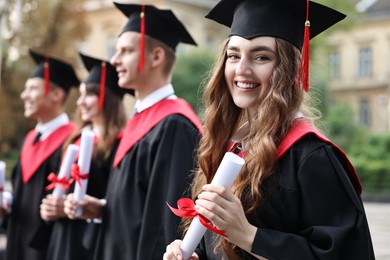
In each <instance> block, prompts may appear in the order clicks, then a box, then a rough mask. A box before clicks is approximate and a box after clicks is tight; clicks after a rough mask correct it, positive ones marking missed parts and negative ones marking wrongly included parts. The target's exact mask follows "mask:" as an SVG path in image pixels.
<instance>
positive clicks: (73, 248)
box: [46, 135, 121, 260]
mask: <svg viewBox="0 0 390 260" xmlns="http://www.w3.org/2000/svg"><path fill="white" fill-rule="evenodd" d="M120 137H121V136H120V135H118V136H117V140H116V142H115V144H114V147H113V149H112V151H111V155H110V156H109V158H108V159H107V160H104V161H99V162H97V161H94V160H92V162H91V168H90V175H89V178H88V187H87V194H88V195H91V196H93V197H95V198H103V197H104V196H105V194H106V188H107V184H108V179H109V173H110V171H111V168H112V162H113V158H114V155H115V152H116V149H117V147H118V145H119V141H120ZM70 190H71V191H72V192H73V190H74V184H73V185H72V187H71V189H70ZM99 228H100V224H95V223H93V222H92V223H88V222H87V221H86V220H71V219H68V218H60V219H58V220H56V221H54V223H53V229H52V232H51V238H50V242H49V245H48V250H47V257H46V259H47V260H88V259H92V255H93V247H94V242H95V239H96V238H95V236H96V235H97V233H98V232H99ZM85 235H87V236H88V237H87V238H85ZM84 238H85V239H87V242H86V243H87V245H85V244H84V243H83V241H84Z"/></svg>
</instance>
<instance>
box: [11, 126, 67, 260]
mask: <svg viewBox="0 0 390 260" xmlns="http://www.w3.org/2000/svg"><path fill="white" fill-rule="evenodd" d="M73 130H74V125H73V124H71V123H70V124H68V125H66V126H63V127H61V128H59V129H57V130H56V131H55V132H53V133H52V134H51V135H50V136H49V137H48V138H46V139H45V140H43V141H41V142H40V143H39V144H36V145H37V146H40V147H41V148H42V149H40V148H38V150H36V149H35V147H37V146H34V145H33V139H34V135H36V132H34V131H35V130H32V131H30V132H29V134H28V135H27V136H26V140H25V142H24V145H23V149H22V153H21V158H24V159H19V161H18V163H17V165H16V166H15V168H14V169H13V172H12V180H11V181H12V187H13V196H14V199H13V204H12V209H11V213H10V214H9V215H8V216H7V217H6V219H5V225H6V229H7V246H6V252H5V259H6V260H42V259H45V255H46V250H44V249H42V248H40V249H39V250H38V249H36V248H37V247H39V245H35V246H34V248H33V247H32V245H33V244H35V243H40V241H35V236H36V234H37V231H38V230H39V229H40V228H41V227H42V226H44V225H45V222H44V221H43V220H42V219H41V217H40V213H39V206H40V204H41V200H42V198H44V197H45V196H46V195H47V194H48V192H47V191H46V190H45V187H46V186H47V185H48V184H49V181H48V180H47V176H48V175H49V174H50V173H51V172H57V171H58V169H59V165H60V161H61V152H62V148H61V146H62V142H63V141H64V140H65V139H66V137H67V136H69V134H70V133H71V132H72V131H73ZM53 145H54V146H53ZM33 146H34V147H33ZM43 158H44V159H43ZM29 159H31V160H29ZM22 168H23V169H24V172H22ZM35 168H37V169H36V170H34V169H35ZM28 170H30V172H29V171H28Z"/></svg>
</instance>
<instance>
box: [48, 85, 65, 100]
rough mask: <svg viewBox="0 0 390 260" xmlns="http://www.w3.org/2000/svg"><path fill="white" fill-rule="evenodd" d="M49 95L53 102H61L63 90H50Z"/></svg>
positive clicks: (63, 94) (58, 88)
mask: <svg viewBox="0 0 390 260" xmlns="http://www.w3.org/2000/svg"><path fill="white" fill-rule="evenodd" d="M49 93H50V97H51V99H52V101H53V102H63V100H64V98H65V90H63V89H62V88H60V87H54V88H51V89H50V92H49Z"/></svg>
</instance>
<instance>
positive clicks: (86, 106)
mask: <svg viewBox="0 0 390 260" xmlns="http://www.w3.org/2000/svg"><path fill="white" fill-rule="evenodd" d="M79 91H80V96H79V98H78V99H77V106H78V107H79V110H80V114H81V120H82V121H83V122H92V123H95V122H97V121H98V120H100V119H101V117H102V112H101V111H100V110H99V97H98V95H97V94H95V93H93V92H91V91H88V90H87V87H86V85H85V83H82V84H81V85H80V87H79Z"/></svg>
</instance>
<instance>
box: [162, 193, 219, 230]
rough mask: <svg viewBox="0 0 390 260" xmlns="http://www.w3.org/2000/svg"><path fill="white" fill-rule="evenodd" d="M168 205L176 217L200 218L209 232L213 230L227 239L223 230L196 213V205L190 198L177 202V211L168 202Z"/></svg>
mask: <svg viewBox="0 0 390 260" xmlns="http://www.w3.org/2000/svg"><path fill="white" fill-rule="evenodd" d="M167 205H168V207H169V208H170V210H171V211H172V212H173V214H175V215H176V216H178V217H182V218H194V217H196V216H198V218H199V221H200V223H201V224H202V225H203V226H204V227H206V228H207V229H208V230H211V231H212V232H214V233H217V234H219V235H221V236H224V237H226V234H225V232H224V231H223V230H220V229H218V228H216V227H215V226H214V225H213V224H212V222H211V221H210V220H208V219H207V218H205V217H203V216H202V215H200V214H199V213H198V212H196V210H195V203H194V202H193V201H192V200H191V199H188V198H181V199H179V200H178V201H177V209H176V208H174V207H172V206H171V205H169V204H168V202H167Z"/></svg>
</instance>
